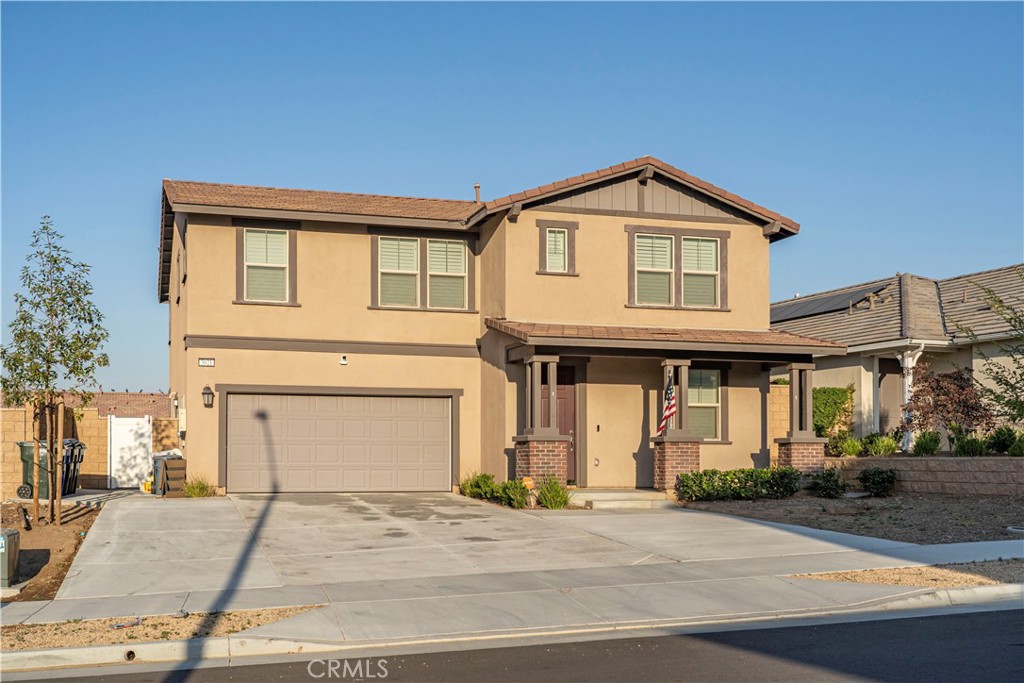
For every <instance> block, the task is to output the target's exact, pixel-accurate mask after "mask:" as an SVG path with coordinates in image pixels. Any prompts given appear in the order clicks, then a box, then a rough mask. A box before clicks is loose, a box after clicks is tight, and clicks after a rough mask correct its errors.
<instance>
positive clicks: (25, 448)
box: [17, 441, 50, 500]
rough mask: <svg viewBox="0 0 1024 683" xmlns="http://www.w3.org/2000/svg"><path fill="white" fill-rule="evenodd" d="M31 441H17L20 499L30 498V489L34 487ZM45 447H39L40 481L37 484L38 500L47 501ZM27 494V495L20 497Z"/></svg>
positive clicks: (47, 485) (47, 473)
mask: <svg viewBox="0 0 1024 683" xmlns="http://www.w3.org/2000/svg"><path fill="white" fill-rule="evenodd" d="M33 445H34V444H33V443H32V442H31V441H19V442H18V448H20V449H21V486H19V487H18V491H17V493H18V496H19V497H21V498H31V497H32V487H33V486H34V485H35V480H36V468H35V465H33V464H32V452H33V450H34V448H33ZM48 460H49V458H48V457H47V455H46V447H45V446H42V445H40V446H39V470H40V471H39V474H40V477H41V478H42V481H41V482H40V483H39V498H40V500H42V499H44V498H45V499H49V497H50V467H49V463H48V462H47V461H48ZM23 493H27V494H28V495H22V494H23Z"/></svg>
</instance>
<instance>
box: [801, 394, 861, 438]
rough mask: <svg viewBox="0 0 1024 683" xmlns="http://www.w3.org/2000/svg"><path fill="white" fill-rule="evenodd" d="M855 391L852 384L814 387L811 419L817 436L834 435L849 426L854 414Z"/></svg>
mask: <svg viewBox="0 0 1024 683" xmlns="http://www.w3.org/2000/svg"><path fill="white" fill-rule="evenodd" d="M853 391H854V390H853V385H852V384H850V385H848V386H845V387H815V388H814V390H813V392H812V401H811V412H812V418H811V419H812V421H813V423H814V434H815V435H816V436H818V437H829V436H833V435H835V434H837V433H838V432H840V431H844V430H846V429H847V427H849V425H850V418H851V417H852V416H853Z"/></svg>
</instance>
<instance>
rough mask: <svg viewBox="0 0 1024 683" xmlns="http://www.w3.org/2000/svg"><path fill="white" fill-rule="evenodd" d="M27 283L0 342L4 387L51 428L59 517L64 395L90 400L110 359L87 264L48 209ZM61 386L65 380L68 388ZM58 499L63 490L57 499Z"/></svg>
mask: <svg viewBox="0 0 1024 683" xmlns="http://www.w3.org/2000/svg"><path fill="white" fill-rule="evenodd" d="M21 285H22V291H20V292H17V293H15V295H14V302H15V304H16V306H17V312H16V313H15V316H14V320H13V321H12V322H11V330H10V331H11V341H10V343H9V344H8V345H7V346H4V347H3V348H2V349H0V365H2V366H3V374H2V375H0V388H2V389H3V393H4V400H5V401H6V402H7V403H8V404H11V405H26V404H27V405H30V406H31V407H32V411H33V423H34V424H33V427H34V433H35V435H36V439H38V438H39V435H40V434H41V433H42V432H44V431H45V435H46V447H47V453H48V454H49V466H50V472H51V475H50V501H49V502H50V521H54V512H55V508H56V521H57V523H58V524H60V506H59V505H55V504H54V503H55V501H54V498H55V496H59V491H60V486H61V480H62V475H63V472H62V469H63V468H62V464H63V458H62V453H61V450H62V448H61V447H62V443H61V440H62V438H63V434H59V433H58V427H59V425H58V423H59V422H63V419H62V416H63V412H64V397H65V396H66V395H70V396H75V397H78V399H79V405H80V406H85V405H86V404H87V403H88V402H89V400H90V399H91V398H92V394H91V393H90V391H89V389H90V388H91V387H94V386H95V385H96V379H95V373H96V370H97V368H100V367H104V366H106V365H108V364H109V361H108V360H107V355H106V354H105V353H103V352H102V348H103V344H104V342H106V340H107V336H108V334H107V331H106V330H105V329H104V328H103V325H102V322H103V315H102V314H101V313H100V311H99V309H98V308H97V307H96V306H95V305H94V304H93V303H92V300H91V297H92V293H93V290H92V285H91V284H90V283H89V266H87V265H86V264H84V263H79V262H76V261H72V260H71V258H70V251H68V249H67V248H66V247H64V246H63V237H62V236H61V235H60V233H58V232H57V230H56V229H55V228H54V227H53V222H52V221H51V220H50V217H49V216H43V218H42V220H41V221H40V224H39V227H38V228H36V230H35V232H33V233H32V246H31V252H30V253H29V254H28V257H27V258H26V262H25V265H24V266H23V267H22V269H21ZM62 386H63V388H62ZM36 461H37V464H36V466H35V467H36V486H35V487H34V488H35V491H36V494H35V496H34V500H35V510H34V513H35V516H36V518H37V519H38V517H39V494H38V491H39V466H38V458H36ZM57 500H59V498H58V499H57Z"/></svg>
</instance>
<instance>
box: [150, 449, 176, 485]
mask: <svg viewBox="0 0 1024 683" xmlns="http://www.w3.org/2000/svg"><path fill="white" fill-rule="evenodd" d="M183 459H184V458H183V456H182V455H181V454H180V453H175V452H174V451H160V452H159V453H157V454H156V455H154V456H153V491H152V493H153V495H154V496H162V495H164V493H166V491H165V490H164V488H163V482H162V480H161V478H162V477H163V474H164V463H165V462H166V461H168V460H183Z"/></svg>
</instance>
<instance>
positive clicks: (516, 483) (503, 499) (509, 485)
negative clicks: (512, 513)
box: [495, 479, 530, 510]
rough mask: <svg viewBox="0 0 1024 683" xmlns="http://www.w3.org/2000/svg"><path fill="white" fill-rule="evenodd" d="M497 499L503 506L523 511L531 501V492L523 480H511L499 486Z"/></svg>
mask: <svg viewBox="0 0 1024 683" xmlns="http://www.w3.org/2000/svg"><path fill="white" fill-rule="evenodd" d="M495 498H496V502H498V503H501V504H502V505H506V506H508V507H510V508H515V509H516V510H522V509H523V508H524V507H526V504H527V502H528V501H529V499H530V491H529V490H528V489H527V488H526V485H525V484H523V482H522V481H521V480H519V479H509V480H508V481H503V482H501V483H500V484H498V486H497V490H496V492H495Z"/></svg>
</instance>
